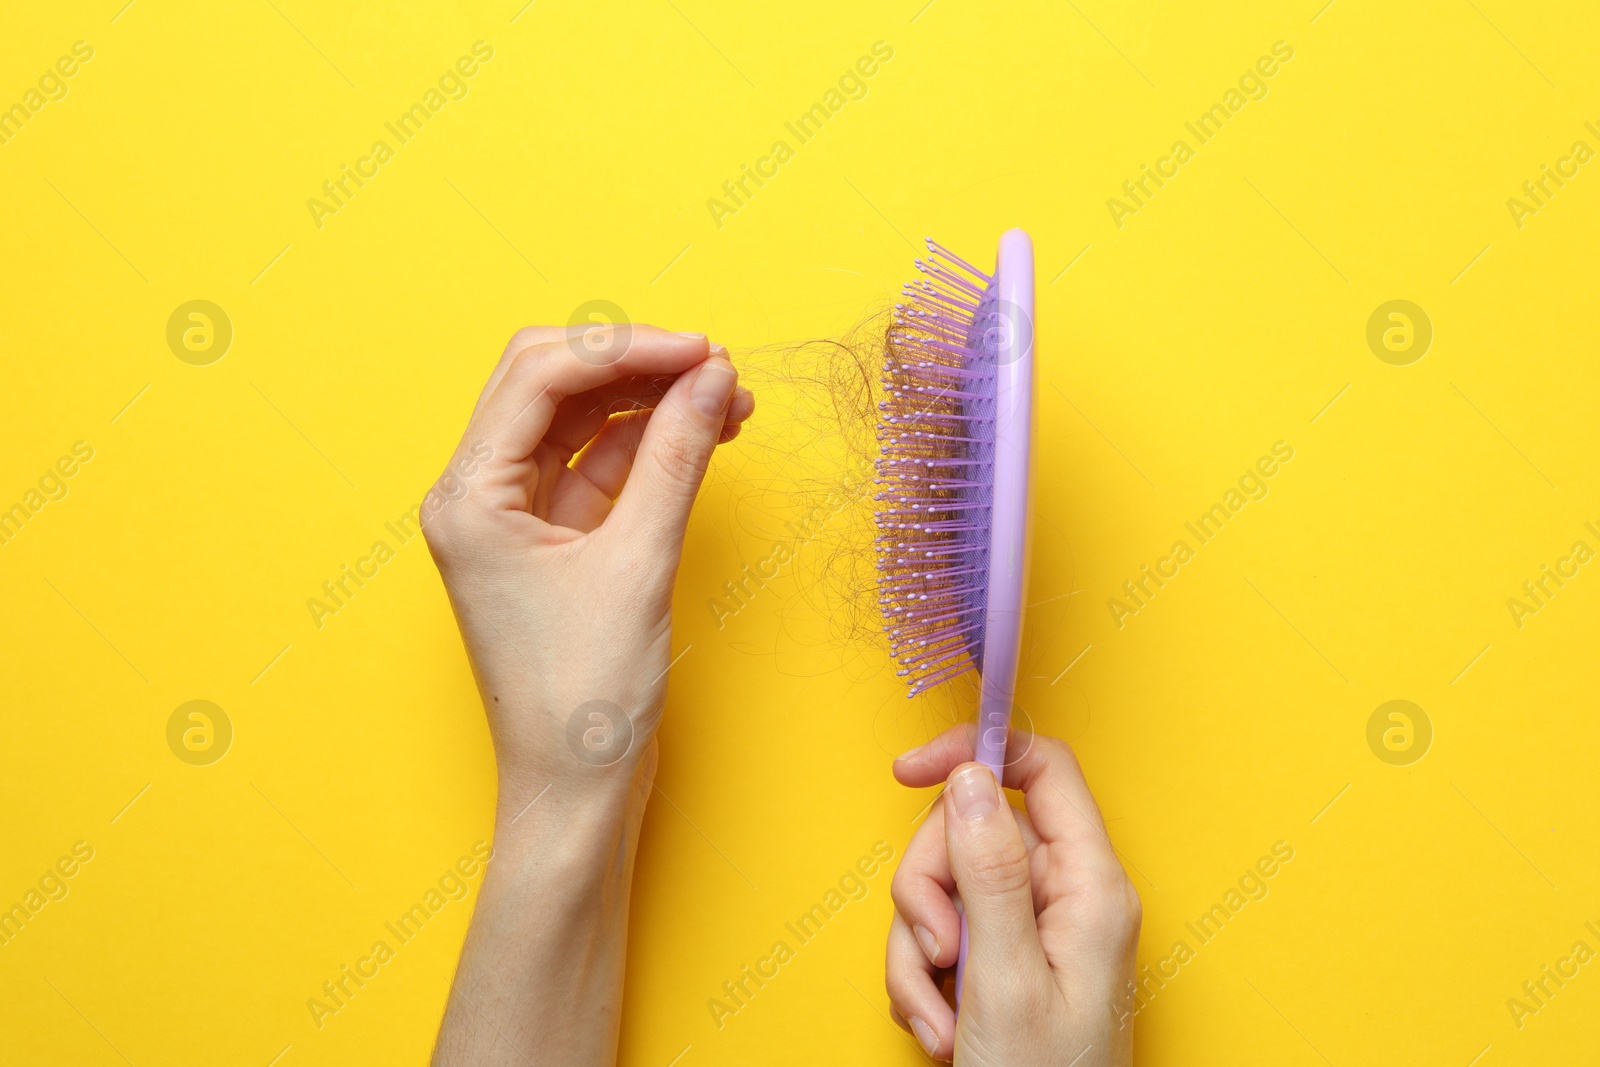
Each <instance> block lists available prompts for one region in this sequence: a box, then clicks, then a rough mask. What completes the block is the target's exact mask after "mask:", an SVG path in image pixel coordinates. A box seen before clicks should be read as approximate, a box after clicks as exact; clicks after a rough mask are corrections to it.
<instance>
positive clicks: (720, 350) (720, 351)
mask: <svg viewBox="0 0 1600 1067" xmlns="http://www.w3.org/2000/svg"><path fill="white" fill-rule="evenodd" d="M711 354H712V355H713V356H721V357H722V358H723V359H727V358H728V347H727V346H726V345H712V346H711Z"/></svg>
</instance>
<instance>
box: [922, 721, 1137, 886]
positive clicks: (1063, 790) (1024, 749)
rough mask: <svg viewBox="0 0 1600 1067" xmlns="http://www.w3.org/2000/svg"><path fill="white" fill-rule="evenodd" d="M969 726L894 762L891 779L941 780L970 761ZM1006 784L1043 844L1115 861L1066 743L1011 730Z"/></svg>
mask: <svg viewBox="0 0 1600 1067" xmlns="http://www.w3.org/2000/svg"><path fill="white" fill-rule="evenodd" d="M975 732H976V728H975V727H974V726H973V724H971V723H965V724H962V725H960V726H955V727H952V728H951V729H949V730H946V731H945V732H944V733H942V734H940V735H939V736H938V737H936V738H934V739H933V740H932V741H929V742H928V743H927V744H926V745H923V746H922V747H921V748H918V749H913V750H912V751H910V752H907V753H906V754H905V755H903V756H901V757H900V758H899V759H897V760H895V763H894V775H895V778H897V779H898V780H899V781H901V782H902V783H904V784H905V785H909V786H926V785H933V784H936V783H938V782H940V781H943V780H944V779H945V778H946V777H947V776H948V775H949V774H950V772H951V770H953V769H954V768H955V767H956V766H957V765H959V764H960V763H963V762H965V761H966V760H969V759H971V758H972V739H973V737H974V735H975ZM1004 772H1005V784H1006V786H1007V787H1008V788H1010V789H1020V790H1022V791H1023V793H1024V795H1025V796H1026V797H1027V804H1028V815H1029V817H1030V818H1031V819H1032V820H1033V825H1034V827H1035V828H1036V829H1037V830H1038V831H1039V835H1040V836H1041V837H1043V838H1044V839H1045V840H1046V841H1059V842H1061V843H1062V844H1065V845H1067V846H1069V847H1070V848H1071V850H1072V851H1073V853H1074V855H1075V856H1076V857H1077V858H1079V859H1081V860H1086V861H1092V862H1095V863H1100V862H1108V861H1109V862H1115V861H1116V855H1115V851H1114V850H1113V849H1112V847H1111V839H1110V837H1109V836H1107V834H1106V824H1105V819H1104V818H1103V817H1102V816H1101V814H1100V805H1099V804H1097V803H1096V802H1095V799H1094V793H1093V792H1091V791H1090V789H1089V783H1088V782H1087V781H1086V780H1085V779H1084V776H1083V768H1082V767H1081V766H1079V764H1078V759H1077V757H1076V756H1074V755H1073V753H1072V749H1071V748H1070V747H1069V746H1068V745H1067V743H1066V742H1065V741H1062V740H1060V739H1058V738H1054V737H1049V736H1046V735H1044V734H1033V733H1029V732H1027V731H1025V730H1012V731H1011V732H1010V735H1009V737H1008V738H1007V741H1006V765H1005V767H1004Z"/></svg>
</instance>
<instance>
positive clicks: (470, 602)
mask: <svg viewBox="0 0 1600 1067" xmlns="http://www.w3.org/2000/svg"><path fill="white" fill-rule="evenodd" d="M737 379H738V376H737V374H736V373H735V372H734V369H733V365H732V364H731V363H730V362H729V361H728V358H727V351H726V350H725V349H723V348H721V347H720V346H710V345H708V343H707V341H706V338H705V335H703V334H680V333H668V332H667V331H665V330H658V329H656V328H655V327H652V326H640V325H619V326H616V327H608V328H594V327H591V328H588V329H583V330H577V329H561V328H557V327H534V328H531V329H527V330H522V331H521V332H519V333H518V334H517V335H516V336H515V337H513V338H512V339H511V343H510V344H509V345H507V346H506V351H505V354H504V355H503V356H501V357H500V362H499V364H498V365H497V366H496V367H495V369H494V372H493V373H492V374H491V375H490V376H489V383H488V384H487V385H486V386H484V389H483V395H482V396H480V397H479V398H478V404H477V407H476V409H475V410H474V411H473V413H472V419H471V421H470V422H469V423H468V425H467V430H466V434H465V435H464V436H463V437H462V439H461V443H460V445H458V446H457V448H456V451H455V454H454V456H453V457H452V458H451V460H450V464H449V466H448V467H447V468H446V469H445V473H444V475H443V476H442V477H440V479H439V481H438V482H437V483H436V484H435V486H434V489H433V491H432V492H430V493H429V494H428V497H427V499H426V500H425V501H424V503H423V532H424V533H425V534H426V535H427V538H428V547H429V548H430V549H431V550H432V552H433V557H434V560H435V561H436V562H437V564H438V566H439V573H440V575H441V576H442V577H443V578H444V582H445V586H446V588H447V589H448V591H449V594H450V602H451V604H452V605H453V606H454V608H455V612H456V618H457V620H458V621H459V623H460V625H461V634H462V637H463V638H464V640H465V642H466V647H467V654H468V656H469V657H470V658H471V660H472V666H473V671H474V673H475V674H476V676H477V679H478V687H479V690H480V691H481V692H482V694H483V702H484V706H485V707H486V708H487V709H488V713H489V727H490V731H491V733H492V734H493V737H494V747H495V758H496V762H497V765H498V768H499V776H500V796H499V804H498V811H497V815H496V820H495V851H494V855H493V858H494V862H493V863H492V864H491V865H490V866H489V868H488V871H487V873H486V874H485V875H484V879H483V884H482V887H481V888H480V891H479V899H478V903H477V907H476V909H475V910H474V912H473V917H472V926H471V928H470V929H469V930H468V932H467V943H466V946H465V948H464V949H463V950H462V953H461V964H460V967H459V968H458V969H457V972H456V976H455V980H454V982H453V984H452V986H451V990H450V999H449V1004H448V1006H447V1007H446V1010H445V1017H444V1021H443V1023H442V1024H441V1026H440V1030H439V1039H438V1043H437V1045H436V1046H435V1049H434V1063H435V1064H455V1063H462V1064H469V1063H470V1064H473V1065H474V1067H480V1065H483V1064H491V1063H494V1064H498V1063H507V1064H521V1065H526V1064H539V1065H543V1064H547V1063H548V1064H560V1065H561V1067H585V1065H601V1064H604V1065H610V1064H612V1063H614V1062H615V1060H616V1047H617V1027H618V1024H619V1022H620V1020H621V1001H622V978H623V963H624V959H625V955H626V949H627V932H628V900H629V891H630V889H631V885H632V881H633V861H634V855H635V851H636V849H637V846H638V835H639V824H640V821H641V820H642V818H643V816H644V806H645V801H646V800H648V798H649V795H650V786H651V782H652V780H653V778H654V775H655V755H656V745H655V731H656V725H657V723H658V722H659V720H660V717H661V709H662V705H663V701H664V698H665V694H666V675H667V668H668V666H669V665H670V662H671V659H670V656H671V643H672V641H671V638H672V626H671V623H672V619H671V608H672V584H673V579H674V577H675V576H676V574H677V570H678V557H679V555H680V553H681V552H682V550H683V537H684V529H685V527H686V525H687V524H688V521H689V509H690V507H691V506H692V505H693V503H694V498H695V494H696V493H697V492H698V491H699V489H700V483H701V480H702V478H703V477H704V476H705V472H706V466H707V464H708V463H709V462H710V460H711V453H712V450H713V449H714V448H715V447H716V445H717V443H718V442H719V441H727V440H731V439H732V438H733V437H734V436H735V435H736V434H737V433H738V432H739V426H740V423H742V422H743V421H744V420H745V419H746V418H748V417H749V416H750V413H751V410H752V409H753V407H754V404H755V401H754V398H753V397H752V396H751V394H750V392H749V391H748V390H745V389H740V388H737Z"/></svg>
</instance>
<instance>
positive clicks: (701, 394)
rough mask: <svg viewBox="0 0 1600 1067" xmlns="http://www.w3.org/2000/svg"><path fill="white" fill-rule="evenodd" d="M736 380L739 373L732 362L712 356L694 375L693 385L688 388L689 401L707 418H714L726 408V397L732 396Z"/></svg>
mask: <svg viewBox="0 0 1600 1067" xmlns="http://www.w3.org/2000/svg"><path fill="white" fill-rule="evenodd" d="M738 380H739V375H738V373H737V372H736V371H735V370H734V369H733V365H732V364H730V363H729V362H728V361H727V360H725V359H721V358H718V357H715V356H713V357H712V358H711V359H708V360H706V362H705V363H704V364H703V365H702V366H701V367H700V373H698V374H696V375H695V378H694V385H693V386H691V387H690V389H689V401H690V403H692V404H694V409H695V410H696V411H698V412H699V413H700V414H701V415H703V416H705V417H706V418H708V419H713V418H716V417H717V416H719V415H721V414H722V412H723V411H724V410H725V409H726V408H727V406H728V399H729V398H730V397H732V396H733V386H734V383H735V382H737V381H738Z"/></svg>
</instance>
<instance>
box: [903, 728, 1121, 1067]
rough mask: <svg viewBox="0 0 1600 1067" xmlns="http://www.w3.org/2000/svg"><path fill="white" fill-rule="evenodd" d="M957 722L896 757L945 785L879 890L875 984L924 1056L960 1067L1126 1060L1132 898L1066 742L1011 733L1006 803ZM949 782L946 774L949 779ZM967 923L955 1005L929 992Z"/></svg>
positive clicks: (908, 781)
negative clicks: (1018, 802)
mask: <svg viewBox="0 0 1600 1067" xmlns="http://www.w3.org/2000/svg"><path fill="white" fill-rule="evenodd" d="M973 729H974V727H972V726H970V725H969V726H958V727H956V728H954V729H952V730H949V731H946V732H945V733H944V734H941V735H940V736H939V737H937V738H935V739H934V740H932V741H930V742H929V743H928V744H926V745H923V746H922V747H921V748H919V749H915V750H913V751H911V752H908V753H906V754H905V755H904V756H901V757H900V758H899V759H898V760H896V761H895V765H894V774H895V777H896V778H897V779H899V781H900V782H901V783H902V784H904V785H909V786H915V787H922V786H931V785H938V784H939V783H941V782H947V785H946V789H945V792H944V795H943V797H942V798H941V799H940V800H939V801H938V802H936V803H935V804H934V805H933V808H932V810H931V811H930V812H929V814H928V819H927V821H926V822H924V823H923V824H922V826H921V827H920V828H919V829H918V830H917V832H916V834H915V836H913V837H912V839H911V843H910V845H908V846H907V847H906V852H905V856H904V857H903V858H902V859H901V861H900V868H899V870H897V871H896V872H895V876H894V883H893V886H892V888H891V890H890V892H891V894H892V895H893V897H894V904H895V917H894V921H893V924H892V925H891V927H890V930H889V948H888V964H887V986H888V990H889V1000H890V1003H891V1005H892V1006H893V1011H894V1016H895V1019H896V1021H897V1022H899V1023H900V1025H902V1026H904V1027H905V1028H906V1029H908V1030H910V1031H911V1032H912V1034H914V1035H915V1036H916V1038H917V1040H918V1041H919V1042H921V1043H922V1046H923V1048H925V1049H926V1050H927V1052H928V1055H930V1056H933V1057H935V1058H937V1059H944V1060H948V1059H951V1058H954V1060H955V1062H956V1063H957V1064H958V1065H961V1067H1068V1065H1071V1067H1113V1065H1114V1067H1125V1065H1126V1064H1129V1063H1131V1062H1132V1055H1133V1026H1132V989H1133V974H1134V951H1135V949H1136V948H1137V947H1138V943H1139V922H1140V914H1141V913H1140V905H1139V896H1138V894H1137V893H1136V892H1134V889H1133V886H1132V884H1131V883H1130V882H1129V881H1128V878H1127V876H1126V875H1125V874H1124V873H1123V870H1122V865H1121V864H1120V863H1118V861H1117V857H1116V853H1115V852H1114V851H1113V849H1112V847H1111V840H1110V838H1108V837H1107V836H1106V828H1105V823H1104V822H1103V821H1102V820H1101V818H1100V809H1099V807H1098V806H1097V805H1096V804H1095V800H1094V797H1093V796H1092V795H1091V794H1090V792H1089V786H1088V783H1086V782H1085V781H1084V778H1083V772H1082V771H1081V770H1080V769H1079V767H1078V761H1077V760H1076V759H1075V758H1074V757H1073V755H1072V750H1071V749H1069V748H1068V747H1067V746H1066V744H1065V743H1063V742H1061V741H1058V740H1056V739H1055V738H1052V737H1044V736H1040V735H1029V734H1025V733H1021V732H1017V731H1013V732H1012V734H1011V736H1010V739H1009V744H1008V747H1007V766H1006V768H1005V784H1006V785H1007V786H1008V787H1010V788H1013V789H1020V790H1022V792H1023V794H1024V796H1025V798H1026V803H1027V811H1026V812H1022V811H1018V810H1016V809H1014V808H1012V807H1011V806H1010V804H1008V803H1007V801H1006V798H1005V794H1004V793H1003V792H1002V791H1001V789H1000V787H999V786H998V785H997V784H996V782H995V780H994V775H992V774H991V773H990V772H989V770H988V769H987V768H986V767H984V766H983V765H982V764H979V763H972V762H969V761H970V760H971V759H972V753H973V745H972V734H973ZM947 779H948V781H947ZM957 890H959V894H958V895H959V897H960V900H961V902H962V907H963V908H964V909H965V911H966V916H967V927H968V931H967V932H968V949H967V966H966V972H965V977H964V979H963V986H962V994H961V997H962V999H961V1013H960V1015H959V1017H958V1016H957V1015H956V1013H955V1012H953V1011H952V1010H951V1008H950V1005H949V1004H948V1003H947V1002H946V1000H945V997H944V996H943V994H942V993H941V983H940V979H941V977H943V972H944V971H945V970H946V969H948V968H952V967H954V966H955V963H956V953H957V950H958V947H959V944H960V938H961V919H960V916H959V915H958V913H957V911H956V905H955V904H954V903H952V900H951V894H952V893H955V892H956V891H957Z"/></svg>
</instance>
